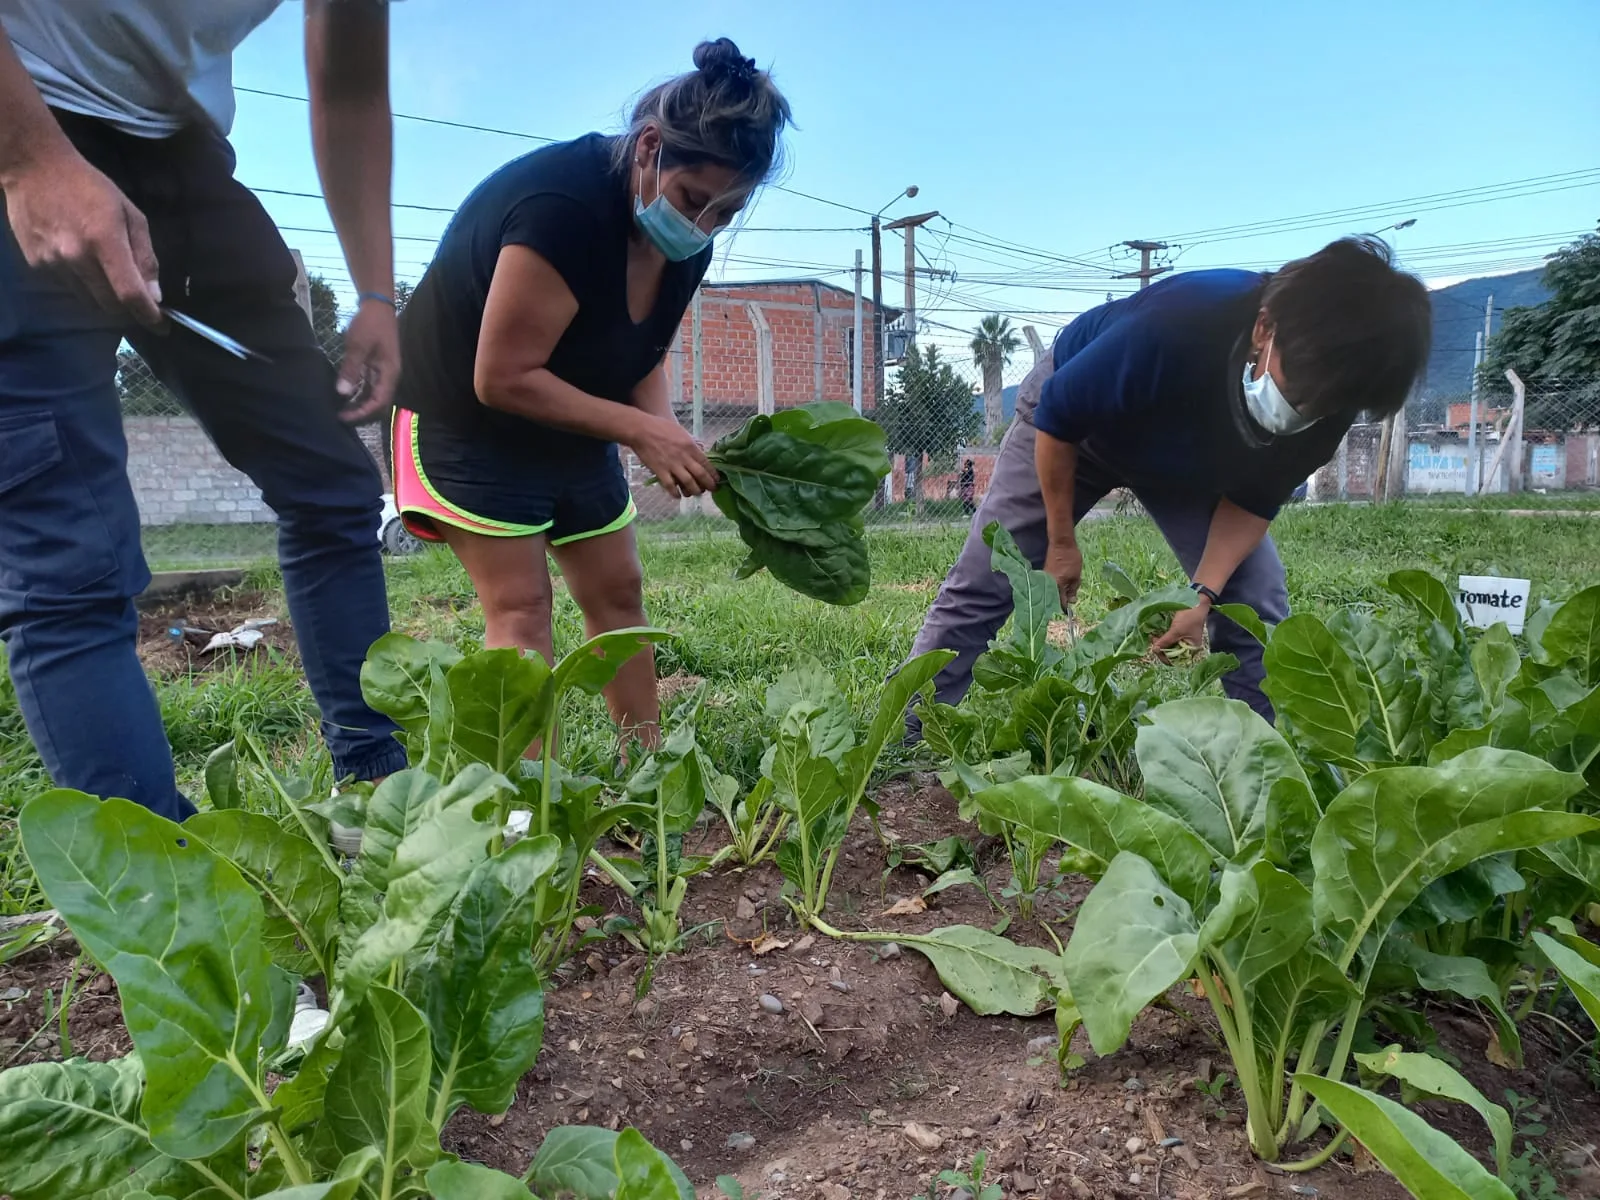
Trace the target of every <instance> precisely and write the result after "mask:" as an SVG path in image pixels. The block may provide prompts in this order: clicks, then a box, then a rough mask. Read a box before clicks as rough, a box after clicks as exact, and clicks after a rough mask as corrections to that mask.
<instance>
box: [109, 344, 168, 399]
mask: <svg viewBox="0 0 1600 1200" xmlns="http://www.w3.org/2000/svg"><path fill="white" fill-rule="evenodd" d="M117 398H118V400H119V401H120V402H121V405H122V411H123V413H124V414H125V415H126V416H130V417H175V416H179V415H180V414H181V413H182V412H183V405H181V404H179V403H178V398H177V397H176V396H174V395H173V394H172V393H171V392H169V391H168V390H167V389H166V387H165V386H164V385H163V384H162V383H161V382H160V381H159V380H157V379H156V377H155V376H154V375H153V374H151V372H150V368H149V367H147V366H145V363H144V359H142V358H140V357H139V356H138V355H137V354H135V353H134V351H133V349H132V348H131V347H129V346H128V345H127V344H126V343H123V346H122V348H121V349H120V350H118V351H117Z"/></svg>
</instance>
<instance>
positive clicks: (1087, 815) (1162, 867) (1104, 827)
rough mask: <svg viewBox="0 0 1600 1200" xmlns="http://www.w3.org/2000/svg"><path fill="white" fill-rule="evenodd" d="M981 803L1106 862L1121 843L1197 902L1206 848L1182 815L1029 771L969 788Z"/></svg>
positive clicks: (1206, 882)
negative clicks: (991, 784)
mask: <svg viewBox="0 0 1600 1200" xmlns="http://www.w3.org/2000/svg"><path fill="white" fill-rule="evenodd" d="M973 800H974V802H975V803H976V804H977V805H978V808H979V810H980V811H982V812H984V813H987V814H989V815H990V816H992V817H995V818H997V819H999V820H1002V821H1006V822H1008V823H1009V824H1011V825H1016V826H1019V827H1021V828H1023V829H1031V830H1033V831H1034V832H1036V833H1042V834H1044V835H1046V836H1047V837H1052V838H1055V839H1056V840H1057V841H1060V842H1066V843H1067V844H1068V845H1071V846H1077V847H1078V848H1080V849H1082V850H1087V851H1088V852H1089V853H1090V854H1093V855H1094V856H1095V857H1096V858H1098V859H1100V860H1101V861H1103V862H1107V863H1109V862H1110V861H1111V860H1112V859H1114V858H1116V856H1117V855H1118V854H1121V853H1123V852H1124V851H1127V852H1129V853H1133V854H1137V855H1139V856H1140V857H1141V858H1143V859H1145V860H1146V861H1148V862H1149V863H1151V864H1152V865H1153V866H1154V867H1155V868H1156V870H1157V872H1158V873H1159V874H1160V876H1161V878H1162V879H1164V880H1166V882H1167V885H1168V886H1169V887H1171V888H1172V889H1173V891H1175V892H1177V893H1178V894H1179V895H1180V896H1182V897H1183V898H1184V899H1185V900H1187V901H1188V902H1189V903H1190V904H1192V905H1198V904H1199V903H1200V902H1201V901H1202V900H1203V899H1204V897H1205V894H1206V891H1207V889H1208V888H1209V887H1210V885H1211V865H1212V853H1211V849H1210V848H1209V847H1208V846H1207V845H1206V843H1205V842H1204V841H1202V840H1201V838H1200V837H1199V836H1198V835H1197V834H1195V833H1194V832H1193V831H1192V830H1191V829H1190V828H1189V827H1188V825H1186V824H1185V823H1184V822H1183V821H1181V820H1179V819H1178V818H1177V817H1173V816H1169V815H1167V814H1166V813H1164V812H1162V811H1161V810H1160V809H1158V808H1156V807H1155V806H1154V805H1150V804H1145V803H1143V802H1141V801H1138V800H1135V799H1133V798H1132V797H1130V796H1124V795H1122V794H1121V793H1120V792H1114V791H1112V790H1111V789H1110V788H1108V787H1102V786H1101V785H1100V784H1098V783H1093V782H1091V781H1090V780H1087V779H1079V778H1077V777H1075V776H1073V777H1069V776H1061V775H1049V776H1043V775H1031V776H1028V777H1027V778H1025V779H1018V780H1016V781H1015V782H1013V783H1002V784H998V785H996V786H994V787H989V788H985V789H983V790H982V791H980V792H977V793H975V794H974V796H973Z"/></svg>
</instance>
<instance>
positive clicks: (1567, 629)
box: [1539, 584, 1600, 687]
mask: <svg viewBox="0 0 1600 1200" xmlns="http://www.w3.org/2000/svg"><path fill="white" fill-rule="evenodd" d="M1539 643H1540V645H1541V646H1542V647H1543V648H1544V652H1545V655H1546V656H1547V657H1548V659H1549V660H1550V662H1551V664H1552V665H1554V666H1557V667H1560V666H1563V665H1566V664H1569V663H1570V664H1572V665H1573V666H1574V667H1575V668H1576V670H1577V672H1578V674H1579V676H1580V677H1581V678H1582V679H1583V681H1584V683H1585V684H1587V685H1588V686H1590V687H1594V686H1595V685H1597V684H1600V584H1596V585H1595V586H1594V587H1588V588H1585V589H1584V590H1583V591H1581V592H1579V593H1578V594H1577V595H1576V596H1573V597H1572V598H1571V599H1570V600H1568V601H1567V602H1566V603H1565V604H1563V605H1562V606H1561V607H1560V608H1559V609H1558V610H1557V611H1556V614H1555V615H1554V616H1553V617H1551V618H1550V623H1549V625H1547V626H1546V627H1545V629H1544V632H1543V634H1542V635H1541V636H1540V638H1539Z"/></svg>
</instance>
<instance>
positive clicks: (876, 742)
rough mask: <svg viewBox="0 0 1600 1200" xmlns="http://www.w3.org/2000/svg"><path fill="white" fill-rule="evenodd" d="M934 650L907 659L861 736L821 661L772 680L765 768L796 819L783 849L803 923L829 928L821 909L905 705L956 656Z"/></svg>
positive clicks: (790, 892) (790, 894)
mask: <svg viewBox="0 0 1600 1200" xmlns="http://www.w3.org/2000/svg"><path fill="white" fill-rule="evenodd" d="M953 657H954V654H952V653H951V652H950V651H948V650H933V651H929V652H928V653H927V654H923V655H919V656H918V657H916V658H914V659H912V660H911V661H910V662H908V663H906V664H905V665H904V666H903V667H901V668H900V670H899V671H898V672H897V673H896V674H895V675H894V677H893V678H891V679H890V680H889V681H888V682H887V683H885V684H884V685H883V690H882V692H881V693H880V694H879V696H878V704H877V708H876V711H875V713H874V716H873V719H872V723H871V725H870V726H869V727H868V729H867V731H866V734H865V736H864V737H862V736H858V733H857V730H856V724H855V717H854V715H853V714H852V713H851V711H850V704H849V702H848V701H847V700H846V699H845V698H844V696H843V694H842V693H840V691H839V689H838V687H837V686H836V685H835V684H834V682H833V680H832V679H831V678H830V677H829V676H828V674H827V672H826V671H824V670H823V669H822V666H821V665H820V664H819V663H817V662H815V661H810V660H808V661H806V662H802V663H801V664H800V665H799V666H797V667H795V668H794V669H793V670H790V671H788V672H787V673H785V674H784V675H782V676H781V677H779V679H778V681H777V682H776V683H774V684H773V685H772V688H771V689H770V690H769V692H768V693H767V714H768V716H769V717H770V718H773V719H775V720H776V721H777V722H778V734H777V738H776V740H775V741H774V742H773V744H772V746H771V747H770V748H769V750H768V751H767V754H766V756H765V758H764V761H763V764H762V773H763V774H764V775H765V776H766V777H767V778H768V779H770V780H771V781H772V794H773V797H774V798H775V800H776V802H777V803H778V804H779V805H780V806H781V807H782V808H783V810H784V811H785V812H786V813H788V815H789V817H790V821H789V827H788V835H787V836H786V837H785V839H784V841H783V842H782V843H781V844H780V845H779V846H778V851H777V859H778V868H779V870H781V871H782V872H783V877H784V879H785V881H786V892H785V895H786V898H787V900H788V902H789V905H790V907H791V908H793V910H794V912H795V915H796V916H797V917H798V918H799V919H800V921H801V922H802V923H803V924H807V925H812V926H814V927H816V928H817V929H819V930H822V931H823V932H828V928H827V926H826V925H825V924H824V923H823V913H824V911H825V910H826V908H827V904H828V890H829V888H830V886H831V884H832V882H833V872H834V868H835V867H836V866H837V865H838V862H839V854H840V851H841V849H842V847H843V845H844V839H845V834H846V832H847V831H848V830H849V828H850V822H851V821H852V820H853V819H854V817H855V814H856V810H857V809H858V808H860V807H861V805H862V802H863V800H864V799H865V797H866V792H867V784H868V783H869V782H870V780H871V777H872V771H873V769H874V768H875V767H876V766H877V763H878V756H879V755H880V754H882V753H883V748H884V746H885V745H886V744H887V743H888V741H889V738H890V737H891V736H892V735H894V734H895V733H897V732H898V731H899V730H900V729H901V728H902V726H903V722H904V719H905V711H906V706H907V705H908V704H910V703H911V699H912V697H913V696H915V695H916V694H917V693H918V692H919V691H921V690H922V689H923V688H924V687H926V686H927V685H928V683H929V682H930V681H931V680H932V679H933V677H934V676H935V675H936V674H938V673H939V670H940V669H941V668H942V667H943V666H944V665H945V664H946V663H947V662H949V661H950V660H951V659H952V658H953Z"/></svg>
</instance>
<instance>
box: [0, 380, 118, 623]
mask: <svg viewBox="0 0 1600 1200" xmlns="http://www.w3.org/2000/svg"><path fill="white" fill-rule="evenodd" d="M117 563H118V560H117V551H116V546H115V545H114V544H113V540H112V536H111V530H110V528H109V527H108V526H107V524H106V519H105V515H104V513H103V512H102V510H101V507H100V500H99V498H97V496H96V494H95V491H94V489H93V487H91V485H90V481H89V480H88V479H86V478H85V477H84V474H83V472H82V470H81V469H80V468H79V466H78V464H77V463H76V462H75V461H74V460H73V458H72V456H71V455H70V454H69V453H68V449H67V447H66V446H65V445H64V444H63V442H62V438H61V431H60V429H59V428H58V427H57V425H56V419H55V417H54V416H53V415H52V414H50V413H47V412H32V413H20V414H15V415H10V416H0V594H3V595H4V597H5V600H6V606H7V607H13V606H15V607H21V608H27V607H30V605H29V603H28V602H29V600H31V599H35V598H37V599H49V598H53V597H60V596H67V595H71V594H72V593H75V592H79V591H82V590H84V589H85V588H88V587H89V586H90V585H91V584H94V583H97V582H99V581H100V580H102V579H104V578H105V577H106V576H108V575H111V574H113V573H115V572H116V570H117Z"/></svg>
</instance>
